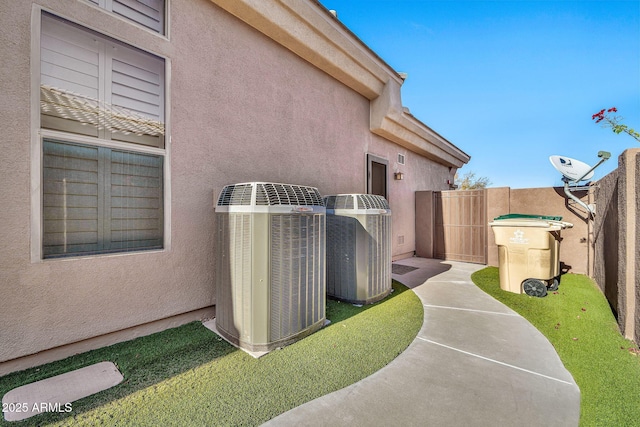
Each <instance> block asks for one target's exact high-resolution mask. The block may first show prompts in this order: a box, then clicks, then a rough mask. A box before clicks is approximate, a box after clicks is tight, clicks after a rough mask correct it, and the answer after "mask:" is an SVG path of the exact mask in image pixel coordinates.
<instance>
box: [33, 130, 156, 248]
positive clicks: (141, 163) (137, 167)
mask: <svg viewBox="0 0 640 427" xmlns="http://www.w3.org/2000/svg"><path fill="white" fill-rule="evenodd" d="M43 150H44V157H43V175H44V189H43V209H44V233H43V249H44V250H43V254H44V257H45V258H50V257H56V256H65V255H82V254H95V253H109V252H123V251H138V250H142V249H161V248H162V243H163V203H162V200H163V197H162V192H163V191H162V182H163V180H162V166H163V158H162V156H154V155H149V154H140V153H133V152H126V151H121V150H115V149H110V148H106V147H91V146H85V145H79V144H70V143H65V142H58V141H52V140H45V141H44V143H43Z"/></svg>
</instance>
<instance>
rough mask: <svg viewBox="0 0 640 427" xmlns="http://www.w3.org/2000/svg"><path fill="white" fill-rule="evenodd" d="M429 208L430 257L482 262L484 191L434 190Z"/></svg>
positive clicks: (485, 226) (484, 243)
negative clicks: (431, 215) (431, 221)
mask: <svg viewBox="0 0 640 427" xmlns="http://www.w3.org/2000/svg"><path fill="white" fill-rule="evenodd" d="M433 208H434V209H433V234H434V235H433V256H434V258H439V259H446V260H451V261H465V262H474V263H478V264H486V263H487V227H488V226H487V218H486V212H487V209H486V198H485V191H484V190H455V191H435V192H434V193H433Z"/></svg>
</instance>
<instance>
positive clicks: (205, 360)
mask: <svg viewBox="0 0 640 427" xmlns="http://www.w3.org/2000/svg"><path fill="white" fill-rule="evenodd" d="M393 288H394V292H393V293H392V294H390V295H389V296H388V297H387V298H385V299H384V300H382V301H380V302H378V303H376V304H372V305H367V306H364V307H355V306H353V305H351V304H348V303H340V302H337V301H332V300H327V318H328V319H329V320H331V322H332V323H331V324H330V325H329V326H327V327H325V328H323V329H321V330H320V331H318V332H316V333H314V334H312V335H310V336H308V337H306V338H304V339H302V340H300V341H298V342H296V343H294V344H292V345H290V346H287V347H285V348H283V349H281V350H274V351H273V352H271V353H269V354H268V355H266V356H263V357H262V358H260V359H254V358H252V357H251V356H249V355H247V354H246V353H244V352H243V351H240V350H237V349H235V348H234V347H232V346H231V345H229V344H228V343H227V342H226V341H224V340H222V339H221V338H220V337H218V336H217V335H215V334H214V333H213V332H211V331H209V330H208V329H206V328H205V327H204V326H202V324H201V323H200V322H192V323H190V324H187V325H184V326H181V327H178V328H174V329H169V330H166V331H163V332H159V333H157V334H153V335H149V336H146V337H141V338H138V339H136V340H132V341H127V342H123V343H119V344H115V345H112V346H110V347H105V348H102V349H98V350H94V351H91V352H87V353H83V354H79V355H76V356H72V357H70V358H67V359H65V360H62V361H58V362H53V363H50V364H47V365H43V366H41V367H37V368H32V369H28V370H26V371H21V372H16V373H13V374H9V375H7V376H4V377H0V395H4V394H5V393H6V392H7V391H9V390H10V389H13V388H15V387H18V386H20V385H23V384H27V383H30V382H33V381H37V380H40V379H44V378H48V377H51V376H54V375H58V374H61V373H64V372H68V371H70V370H73V369H77V368H80V367H82V366H87V365H89V364H92V363H95V362H98V361H103V360H110V361H113V362H114V363H116V365H117V366H118V368H119V369H120V371H121V372H122V374H123V376H124V381H123V382H122V383H121V384H120V385H118V386H115V387H113V388H111V389H109V390H105V391H103V392H100V393H97V394H95V395H92V396H89V397H87V398H85V399H81V400H79V401H77V402H74V403H73V411H72V412H71V413H70V414H56V413H46V414H41V415H37V416H34V417H32V418H30V419H28V420H25V421H22V422H11V423H9V422H5V421H4V418H2V420H1V421H0V425H7V426H20V427H21V426H24V425H74V426H75V425H92V426H93V425H116V424H117V425H119V426H120V425H135V426H143V425H150V426H158V425H216V426H222V425H260V424H261V423H263V422H265V421H267V420H269V419H271V418H273V417H275V416H277V415H279V414H281V413H283V412H286V411H287V410H289V409H292V408H294V407H296V406H299V405H301V404H303V403H305V402H307V401H310V400H313V399H315V398H317V397H320V396H323V395H325V394H328V393H330V392H332V391H335V390H339V389H341V388H344V387H346V386H348V385H350V384H353V383H355V382H357V381H359V380H361V379H362V378H365V377H367V376H369V375H371V374H373V373H374V372H376V371H378V370H379V369H381V368H382V367H384V366H385V365H387V364H388V363H389V362H391V361H392V360H393V359H394V358H395V357H397V356H398V355H399V354H400V353H402V352H403V351H404V350H405V349H406V348H407V347H408V346H409V344H410V343H411V342H412V341H413V339H414V338H415V337H416V335H417V334H418V331H419V330H420V328H421V326H422V322H423V319H424V313H423V307H422V303H421V302H420V300H419V298H418V297H417V296H416V295H415V293H414V292H412V291H410V290H409V289H408V288H406V287H405V286H403V285H401V284H400V283H398V282H394V283H393Z"/></svg>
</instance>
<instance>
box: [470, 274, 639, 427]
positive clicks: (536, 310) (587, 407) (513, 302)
mask: <svg viewBox="0 0 640 427" xmlns="http://www.w3.org/2000/svg"><path fill="white" fill-rule="evenodd" d="M471 278H472V280H473V281H474V283H476V285H478V286H479V287H480V288H481V289H483V290H484V291H485V292H487V293H488V294H490V295H491V296H493V297H494V298H496V299H497V300H499V301H501V302H502V303H504V304H506V305H507V306H509V307H511V308H512V309H513V310H515V311H517V312H518V313H519V314H521V315H522V316H523V317H525V318H526V319H527V320H528V321H529V322H531V324H533V325H534V326H535V327H536V328H538V330H540V332H542V333H543V334H544V335H545V336H546V337H547V338H548V339H549V341H550V342H551V343H552V344H553V346H554V347H555V349H556V351H557V352H558V355H559V356H560V358H561V359H562V362H563V363H564V365H565V367H566V368H567V369H568V370H569V372H571V374H572V375H573V378H574V379H575V381H576V383H577V384H578V386H579V387H580V393H581V415H580V425H581V426H606V427H612V426H615V427H622V426H638V425H640V357H639V356H638V347H637V346H636V345H634V344H633V342H631V341H628V340H626V339H624V338H623V337H622V336H621V334H620V332H619V330H618V326H617V323H616V320H615V318H614V316H613V314H612V312H611V309H610V307H609V304H608V303H607V301H606V299H605V298H604V296H603V294H602V293H601V292H600V290H599V289H598V288H597V286H596V285H595V283H594V282H593V281H592V280H591V279H589V278H588V277H586V276H583V275H575V274H566V275H563V276H562V280H561V282H560V288H559V289H558V291H557V292H549V294H548V295H547V296H546V297H544V298H535V297H529V296H527V295H525V294H522V295H518V294H514V293H510V292H506V291H503V290H501V289H500V286H499V277H498V269H497V268H495V267H488V268H485V269H483V270H480V271H478V272H476V273H474V274H473V275H472V276H471Z"/></svg>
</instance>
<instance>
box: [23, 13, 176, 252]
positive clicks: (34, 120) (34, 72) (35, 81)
mask: <svg viewBox="0 0 640 427" xmlns="http://www.w3.org/2000/svg"><path fill="white" fill-rule="evenodd" d="M43 12H47V13H51V14H53V15H56V16H60V15H59V14H57V13H55V12H53V11H51V10H47V9H45V8H43V7H41V6H38V5H33V9H32V11H31V98H30V101H31V102H30V113H31V150H30V157H31V158H30V163H31V176H30V192H31V221H30V223H31V230H30V231H31V232H30V235H31V262H32V263H42V262H58V261H62V260H74V259H76V260H77V259H84V258H96V257H116V256H131V255H136V254H150V253H154V252H156V253H157V252H160V253H163V252H170V251H171V124H170V123H171V117H170V115H171V108H170V105H169V100H170V99H171V93H170V81H171V61H170V60H169V58H167V57H165V56H163V55H157V54H155V53H153V52H151V51H149V50H147V49H144V48H140V49H141V50H144V51H146V52H149V53H152V54H154V55H156V56H159V57H161V58H163V59H164V64H165V85H164V108H165V111H164V114H165V115H164V120H165V144H164V149H161V148H156V147H148V146H144V145H136V144H131V143H126V142H119V141H109V140H104V139H99V138H92V137H88V136H83V135H76V134H70V133H66V132H60V131H53V130H48V129H41V128H40V36H41V28H42V13H43ZM60 17H61V18H64V19H67V20H68V21H70V22H74V23H77V24H78V25H81V26H82V27H84V28H87V29H90V30H92V31H96V32H98V33H100V34H104V33H102V32H100V31H98V30H95V29H94V28H91V27H90V26H87V25H85V24H83V23H80V22H77V21H73V20H70V19H68V18H66V17H63V16H60ZM149 31H150V32H152V33H154V34H156V35H158V33H155V32H153V31H151V30H149ZM108 37H111V36H108ZM111 38H114V37H111ZM114 39H115V38H114ZM116 40H118V39H116ZM119 41H122V40H119ZM122 43H125V44H128V45H131V44H130V43H127V42H125V41H122ZM45 138H51V139H56V140H59V141H67V142H76V143H81V144H86V145H94V146H104V147H109V148H115V149H120V150H127V151H134V152H140V153H148V154H155V155H162V156H163V157H164V161H163V165H164V170H163V173H164V182H163V192H164V194H163V197H164V200H163V202H164V230H163V233H164V235H163V240H164V242H163V248H162V249H155V250H154V249H152V250H140V251H131V252H116V253H109V254H95V255H78V256H69V257H65V258H48V259H44V258H43V248H42V245H43V230H44V218H43V214H42V205H43V196H42V182H43V176H42V175H43V173H42V164H43V152H42V146H43V140H44V139H45Z"/></svg>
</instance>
